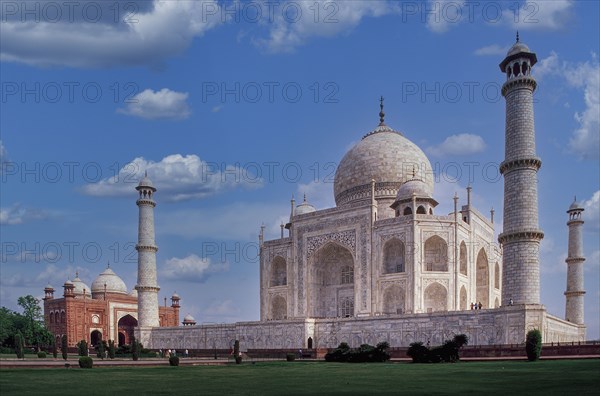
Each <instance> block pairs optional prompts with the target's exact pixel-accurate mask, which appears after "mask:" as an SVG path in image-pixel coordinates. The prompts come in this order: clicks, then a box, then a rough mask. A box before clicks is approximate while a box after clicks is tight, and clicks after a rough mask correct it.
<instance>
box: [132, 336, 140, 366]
mask: <svg viewBox="0 0 600 396" xmlns="http://www.w3.org/2000/svg"><path fill="white" fill-rule="evenodd" d="M141 349H142V344H140V343H139V342H138V341H137V340H136V339H135V337H133V341H132V342H131V357H132V358H133V360H136V361H137V360H138V359H139V358H140V350H141Z"/></svg>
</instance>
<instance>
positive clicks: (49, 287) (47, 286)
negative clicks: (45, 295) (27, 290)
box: [45, 283, 54, 290]
mask: <svg viewBox="0 0 600 396" xmlns="http://www.w3.org/2000/svg"><path fill="white" fill-rule="evenodd" d="M45 288H46V289H52V290H54V288H53V287H52V285H51V284H50V283H48V284H47V285H46V287H45Z"/></svg>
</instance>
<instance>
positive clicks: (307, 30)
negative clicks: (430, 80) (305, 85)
mask: <svg viewBox="0 0 600 396" xmlns="http://www.w3.org/2000/svg"><path fill="white" fill-rule="evenodd" d="M290 4H291V5H293V6H289V5H290ZM284 10H285V11H284ZM276 11H277V12H275V13H274V17H273V21H272V23H270V24H269V25H268V26H269V33H268V38H254V39H253V42H254V44H256V45H257V46H259V47H260V48H263V49H265V50H266V51H268V52H291V51H293V50H295V49H296V48H297V47H298V46H301V45H303V44H304V43H305V42H306V41H308V40H309V39H311V38H316V37H333V36H335V35H337V34H341V33H342V34H343V33H348V32H350V31H351V30H352V29H353V28H355V27H356V26H358V25H359V24H360V23H361V21H362V20H363V19H364V18H367V17H381V16H384V15H388V14H392V13H398V12H399V7H398V5H397V4H394V3H393V2H388V1H370V0H354V1H329V0H317V1H315V0H300V1H298V0H294V1H288V2H282V3H281V5H280V7H278V8H277V10H276Z"/></svg>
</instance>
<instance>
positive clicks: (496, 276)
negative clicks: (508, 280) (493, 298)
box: [494, 262, 500, 289]
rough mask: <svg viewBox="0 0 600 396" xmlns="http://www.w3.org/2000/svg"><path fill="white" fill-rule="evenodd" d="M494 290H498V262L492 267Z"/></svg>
mask: <svg viewBox="0 0 600 396" xmlns="http://www.w3.org/2000/svg"><path fill="white" fill-rule="evenodd" d="M494 288H495V289H500V265H499V264H498V262H496V265H495V266H494Z"/></svg>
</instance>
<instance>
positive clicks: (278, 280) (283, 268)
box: [271, 256, 287, 287]
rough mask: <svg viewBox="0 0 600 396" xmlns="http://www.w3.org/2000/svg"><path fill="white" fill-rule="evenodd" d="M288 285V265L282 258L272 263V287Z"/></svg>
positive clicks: (278, 257) (279, 257)
mask: <svg viewBox="0 0 600 396" xmlns="http://www.w3.org/2000/svg"><path fill="white" fill-rule="evenodd" d="M284 285H287V263H286V261H285V259H284V258H283V257H281V256H277V257H275V258H274V259H273V261H272V262H271V287H273V286H284Z"/></svg>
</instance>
